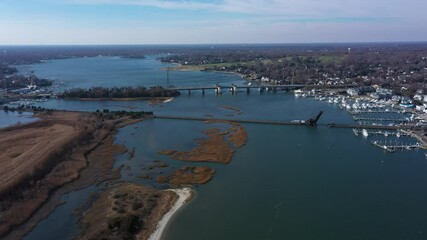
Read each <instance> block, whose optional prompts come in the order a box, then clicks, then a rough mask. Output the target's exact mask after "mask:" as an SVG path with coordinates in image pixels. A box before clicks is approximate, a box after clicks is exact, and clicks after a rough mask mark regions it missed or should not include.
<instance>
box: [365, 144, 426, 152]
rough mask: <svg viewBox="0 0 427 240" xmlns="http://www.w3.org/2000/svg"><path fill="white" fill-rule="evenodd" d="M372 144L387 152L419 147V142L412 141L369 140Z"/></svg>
mask: <svg viewBox="0 0 427 240" xmlns="http://www.w3.org/2000/svg"><path fill="white" fill-rule="evenodd" d="M371 143H372V144H373V145H374V146H376V147H379V148H381V149H383V150H385V151H387V152H395V151H397V150H401V151H403V150H411V149H418V148H421V144H419V143H412V144H404V143H397V142H396V143H394V144H392V143H391V142H388V143H387V142H386V141H372V142H371Z"/></svg>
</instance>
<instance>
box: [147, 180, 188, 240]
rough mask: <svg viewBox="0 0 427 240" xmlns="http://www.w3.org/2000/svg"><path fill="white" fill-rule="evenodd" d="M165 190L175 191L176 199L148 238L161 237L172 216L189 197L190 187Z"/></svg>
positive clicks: (154, 239) (156, 239) (150, 239)
mask: <svg viewBox="0 0 427 240" xmlns="http://www.w3.org/2000/svg"><path fill="white" fill-rule="evenodd" d="M167 191H172V192H175V193H176V194H177V195H178V199H177V200H176V202H175V204H174V205H173V206H172V208H171V209H170V210H169V212H167V213H166V214H165V215H164V216H163V218H162V220H160V222H159V223H158V224H157V228H156V230H155V231H154V232H153V233H152V234H151V235H150V237H149V238H148V239H149V240H160V239H161V238H162V235H163V232H164V230H165V228H166V226H167V225H168V223H169V221H170V220H171V218H172V216H173V215H174V214H175V213H176V212H177V211H178V210H179V209H181V207H182V206H184V204H185V203H187V201H188V200H189V199H190V198H191V196H192V190H191V188H188V187H186V188H182V189H169V190H167Z"/></svg>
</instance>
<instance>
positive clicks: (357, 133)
mask: <svg viewBox="0 0 427 240" xmlns="http://www.w3.org/2000/svg"><path fill="white" fill-rule="evenodd" d="M353 133H354V135H356V136H359V132H358V131H357V130H356V129H355V128H353Z"/></svg>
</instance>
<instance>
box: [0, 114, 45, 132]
mask: <svg viewBox="0 0 427 240" xmlns="http://www.w3.org/2000/svg"><path fill="white" fill-rule="evenodd" d="M32 115H33V114H31V113H18V112H12V111H7V112H5V111H0V128H4V127H8V126H11V125H14V124H19V123H22V124H24V123H30V122H34V121H36V120H37V118H33V117H32Z"/></svg>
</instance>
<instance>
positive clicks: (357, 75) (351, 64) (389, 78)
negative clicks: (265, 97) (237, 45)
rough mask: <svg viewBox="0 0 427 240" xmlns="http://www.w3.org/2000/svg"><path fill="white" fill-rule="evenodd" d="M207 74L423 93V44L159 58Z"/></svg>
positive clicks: (426, 61)
mask: <svg viewBox="0 0 427 240" xmlns="http://www.w3.org/2000/svg"><path fill="white" fill-rule="evenodd" d="M161 60H162V61H163V62H170V63H179V64H182V65H196V66H199V68H200V67H202V69H204V70H207V71H227V72H236V73H240V74H242V75H244V76H246V78H248V79H252V80H261V79H268V81H274V82H275V83H278V84H288V83H307V84H315V83H319V84H321V83H323V84H325V83H327V82H332V83H334V82H338V83H342V82H343V83H348V84H350V83H351V84H353V83H356V84H360V85H372V84H377V85H387V84H388V85H391V86H392V87H396V88H397V87H405V88H412V89H415V88H421V89H424V90H425V91H427V82H426V79H427V45H425V44H417V43H413V44H411V43H408V44H391V43H390V44H335V45H334V44H331V45H315V46H310V45H303V46H295V47H293V48H289V47H288V48H287V47H282V48H280V46H276V47H275V48H258V49H239V50H236V49H228V50H222V51H215V50H211V52H206V51H199V52H189V53H184V54H176V55H170V56H166V57H163V58H162V59H161Z"/></svg>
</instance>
